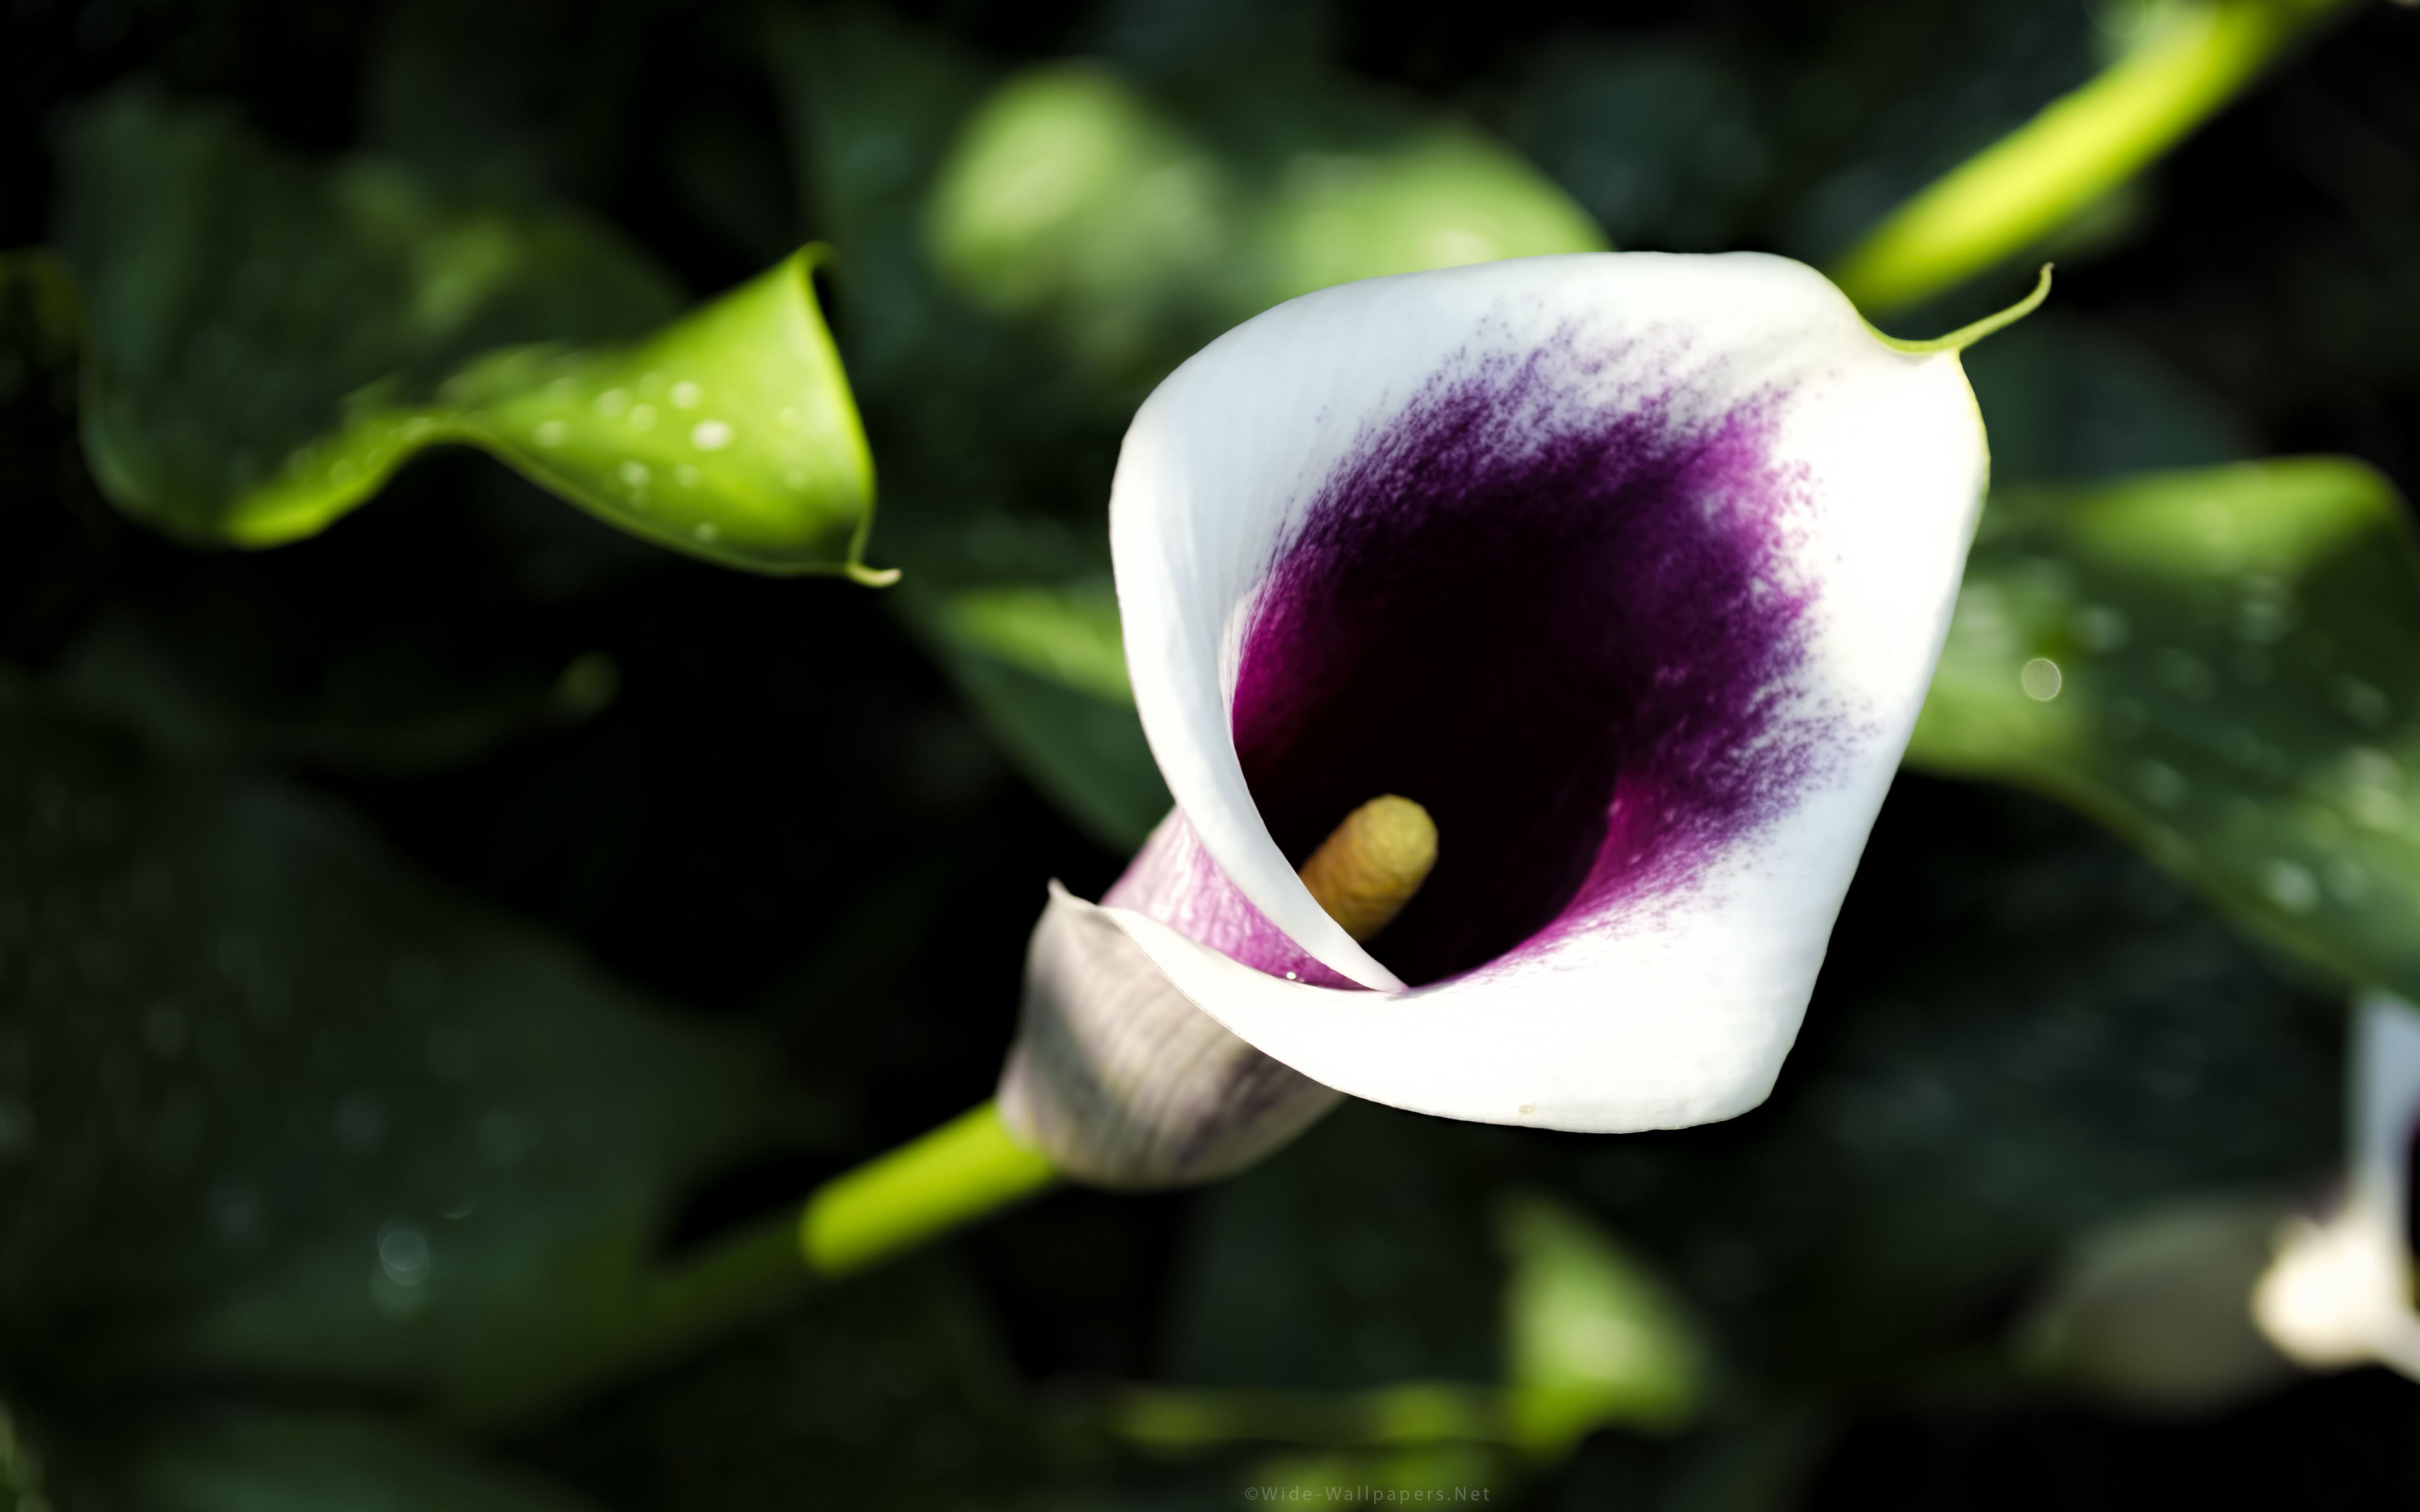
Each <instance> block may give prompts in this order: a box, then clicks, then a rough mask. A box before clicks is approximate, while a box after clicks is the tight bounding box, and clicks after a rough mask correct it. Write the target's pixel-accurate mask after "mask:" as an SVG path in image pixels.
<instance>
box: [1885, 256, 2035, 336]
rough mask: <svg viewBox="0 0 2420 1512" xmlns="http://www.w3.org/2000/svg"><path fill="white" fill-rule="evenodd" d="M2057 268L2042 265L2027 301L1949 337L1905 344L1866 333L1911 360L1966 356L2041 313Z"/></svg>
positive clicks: (2010, 306)
mask: <svg viewBox="0 0 2420 1512" xmlns="http://www.w3.org/2000/svg"><path fill="white" fill-rule="evenodd" d="M2053 266H2054V265H2052V264H2050V263H2044V264H2042V268H2041V277H2040V279H2038V280H2036V281H2035V283H2034V291H2033V292H2032V293H2030V294H2028V295H2026V296H2025V297H2024V299H2022V300H2019V301H2017V302H2016V303H2014V304H2011V305H2009V307H2008V308H2007V309H2005V310H2002V311H2000V312H1999V313H1998V314H1997V315H1987V316H1984V317H1983V318H1982V319H1980V320H1978V321H1976V322H1974V323H1973V324H1972V325H1964V326H1960V327H1959V328H1958V329H1957V330H1955V331H1953V332H1950V333H1949V334H1947V335H1946V336H1935V337H1933V338H1932V339H1931V340H1930V341H1902V340H1901V339H1900V338H1899V337H1897V336H1891V335H1885V334H1884V333H1883V332H1880V331H1876V330H1874V328H1873V326H1872V325H1871V324H1870V323H1869V324H1868V326H1867V327H1866V329H1867V330H1869V331H1873V332H1874V334H1875V336H1876V337H1878V338H1880V340H1881V341H1882V344H1883V345H1884V346H1885V347H1889V348H1891V349H1892V350H1893V351H1900V352H1905V353H1907V354H1908V355H1909V356H1911V357H1921V356H1923V355H1925V354H1926V353H1928V352H1962V351H1964V350H1965V349H1966V348H1967V347H1972V346H1974V345H1975V344H1976V343H1977V342H1978V341H1981V340H1982V339H1983V338H1984V337H1986V336H1988V335H1991V334H1992V333H1993V332H1997V331H2006V330H2007V329H2008V328H2009V327H2010V326H2012V325H2015V324H2016V323H2017V322H2018V321H2020V320H2023V319H2024V317H2025V316H2029V315H2031V314H2033V313H2034V312H2035V311H2036V310H2039V309H2040V308H2041V305H2042V301H2044V300H2047V299H2049V298H2050V272H2051V269H2052V267H2053Z"/></svg>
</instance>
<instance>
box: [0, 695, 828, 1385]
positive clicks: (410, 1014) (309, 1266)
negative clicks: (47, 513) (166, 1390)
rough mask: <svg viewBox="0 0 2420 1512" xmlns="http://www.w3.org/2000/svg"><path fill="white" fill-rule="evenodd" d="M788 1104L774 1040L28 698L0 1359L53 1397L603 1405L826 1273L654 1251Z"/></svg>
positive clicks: (310, 810)
mask: <svg viewBox="0 0 2420 1512" xmlns="http://www.w3.org/2000/svg"><path fill="white" fill-rule="evenodd" d="M778 1095H779V1089H778V1088H777V1087H776V1086H775V1084H774V1080H773V1077H772V1075H771V1073H770V1068H769V1064H768V1058H767V1057H766V1055H765V1054H764V1052H763V1049H762V1047H761V1046H758V1045H757V1044H755V1043H754V1042H753V1041H752V1040H750V1039H748V1038H746V1037H744V1036H742V1035H740V1034H737V1033H734V1032H729V1031H723V1030H716V1029H710V1028H706V1027H704V1026H698V1025H696V1024H694V1023H688V1022H684V1021H682V1020H681V1019H679V1018H677V1017H675V1016H674V1015H672V1014H670V1013H668V1012H667V1011H665V1010H664V1008H663V1007H662V1006H661V1005H659V1004H658V1003H655V1002H652V1001H649V1000H648V999H646V998H645V997H644V996H642V995H639V994H637V993H634V992H632V991H630V990H629V989H628V988H625V987H622V986H619V985H617V984H615V983H614V982H613V981H611V980H607V979H606V978H604V977H603V976H601V975H600V974H599V973H598V972H597V969H596V968H595V967H594V966H592V965H591V964H588V963H587V962H585V961H584V960H582V958H580V956H578V955H577V954H576V953H575V952H573V951H572V950H570V949H567V948H566V946H565V945H564V944H563V943H561V942H560V941H557V940H554V939H551V938H549V937H548V936H546V935H544V934H541V933H537V932H536V931H534V930H532V929H529V928H528V927H526V926H523V925H520V924H516V923H513V922H511V921H508V920H505V919H502V918H495V917H493V916H491V915H489V913H487V912H486V911H484V910H482V909H480V908H477V907H474V906H472V905H469V904H466V903H461V902H458V901H456V900H455V899H453V898H451V897H449V896H447V895H446V894H444V893H443V892H442V891H441V890H440V889H438V888H436V887H432V886H431V885H430V884H428V883H427V882H426V881H424V880H422V879H420V878H418V877H416V876H414V875H413V874H411V872H408V871H406V870H404V869H403V868H402V867H400V866H398V865H397V864H396V862H395V861H394V860H393V859H392V858H391V857H389V856H387V855H386V854H385V853H384V852H383V851H382V850H381V849H380V847H379V846H378V845H377V844H376V843H374V842H373V841H371V840H369V839H368V838H367V837H366V836H365V835H364V834H363V833H362V832H361V830H360V829H359V828H358V827H357V826H356V825H354V824H353V823H352V822H350V821H349V819H347V818H346V817H345V816H344V815H343V814H341V813H339V812H336V811H334V810H332V809H331V808H330V807H329V806H328V805H327V804H326V803H325V802H324V801H323V800H319V799H316V798H312V797H308V796H305V795H302V794H300V793H297V792H295V791H293V790H291V789H288V788H286V787H283V786H279V785H276V784H274V783H270V782H266V781H258V780H240V779H226V778H221V777H209V776H202V775H194V774H188V773H183V772H179V771H178V770H177V769H175V768H172V767H166V766H163V765H161V764H157V763H155V762H154V761H153V760H151V759H150V758H149V757H147V755H146V754H145V753H144V752H143V751H142V750H141V749H140V748H137V747H135V746H134V745H133V744H132V743H131V742H129V741H127V740H126V739H124V738H122V737H120V736H117V735H116V734H114V733H110V732H109V731H108V730H106V729H105V728H101V727H96V726H93V725H90V724H87V723H85V722H84V721H82V720H81V719H78V718H75V717H70V716H68V715H66V714H65V713H63V712H62V711H61V710H59V709H58V708H57V707H55V706H54V705H53V704H52V703H50V702H48V701H46V700H43V699H41V698H39V697H36V696H34V695H31V694H27V693H23V692H22V691H19V692H12V693H9V694H8V696H7V697H6V698H5V700H0V1209H5V1211H8V1213H9V1214H10V1221H9V1223H8V1226H7V1227H6V1228H5V1230H0V1332H5V1334H6V1335H7V1336H8V1340H9V1348H10V1351H11V1356H12V1359H13V1360H15V1361H17V1362H19V1363H20V1364H21V1365H23V1367H24V1368H28V1369H32V1368H39V1369H43V1370H47V1371H57V1372H65V1373H68V1374H70V1375H71V1376H72V1377H74V1378H75V1379H79V1380H89V1381H93V1382H95V1383H96V1384H98V1383H100V1382H103V1381H108V1382H123V1381H126V1380H127V1379H128V1378H129V1377H130V1376H132V1377H140V1378H151V1377H157V1376H161V1375H163V1374H164V1375H167V1376H174V1377H181V1376H186V1375H190V1374H194V1373H200V1374H203V1375H206V1376H208V1377H209V1378H211V1379H214V1380H225V1381H242V1380H251V1381H280V1382H287V1383H289V1384H290V1385H293V1386H302V1385H306V1384H316V1385H317V1386H318V1387H321V1388H325V1387H330V1386H341V1387H343V1388H345V1389H348V1390H357V1391H358V1390H372V1391H376V1392H379V1393H380V1394H382V1395H385V1396H391V1397H408V1398H415V1399H420V1400H423V1401H428V1402H433V1403H437V1404H439V1405H442V1407H443V1408H444V1410H446V1411H447V1412H452V1413H454V1414H456V1415H460V1416H486V1415H493V1414H494V1413H496V1412H508V1411H511V1410H515V1409H519V1408H522V1407H526V1406H528V1405H529V1404H531V1403H533V1402H537V1401H543V1400H547V1399H549V1398H550V1397H551V1396H558V1395H560V1394H562V1393H564V1392H566V1391H576V1390H580V1389H582V1388H583V1387H585V1386H587V1385H588V1384H590V1383H591V1382H592V1381H595V1380H597V1379H598V1377H599V1374H600V1373H602V1372H609V1371H610V1370H612V1369H615V1368H622V1367H626V1366H627V1365H628V1362H629V1360H630V1359H631V1358H632V1357H633V1356H634V1354H636V1355H644V1352H645V1349H646V1348H648V1347H651V1346H650V1345H649V1343H648V1341H649V1340H653V1339H660V1338H673V1337H678V1336H680V1335H681V1331H682V1330H683V1329H684V1328H688V1327H691V1326H692V1325H696V1324H698V1323H699V1322H700V1321H701V1320H702V1319H720V1318H726V1317H729V1316H732V1315H733V1314H734V1313H735V1312H736V1313H738V1314H744V1313H745V1312H746V1311H747V1310H748V1309H749V1308H750V1307H751V1306H756V1305H762V1304H764V1303H765V1302H766V1301H767V1300H768V1299H771V1300H778V1299H779V1298H781V1297H783V1296H784V1295H786V1294H787V1291H788V1290H794V1289H795V1286H796V1283H797V1282H798V1281H802V1280H803V1270H802V1268H801V1267H800V1266H799V1262H798V1258H797V1254H796V1247H795V1242H793V1241H791V1240H790V1238H789V1237H788V1234H787V1230H786V1227H782V1229H781V1231H780V1232H778V1233H777V1234H775V1236H774V1240H773V1242H772V1244H771V1247H770V1249H769V1250H767V1251H766V1252H764V1253H763V1254H761V1255H759V1254H756V1253H755V1252H748V1253H745V1254H733V1255H724V1254H722V1253H721V1252H719V1251H710V1252H708V1253H707V1254H706V1256H705V1257H702V1258H701V1259H700V1260H698V1261H695V1262H690V1263H689V1264H686V1265H684V1266H681V1267H670V1268H668V1267H667V1266H666V1265H665V1263H664V1262H663V1261H662V1260H661V1259H660V1258H659V1256H658V1245H659V1242H660V1240H661V1238H662V1236H663V1234H664V1231H665V1227H666V1226H667V1225H668V1224H669V1223H670V1221H671V1218H672V1214H673V1211H674V1210H675V1205H676V1204H677V1203H678V1201H679V1200H680V1198H681V1196H682V1195H683V1194H684V1192H685V1191H686V1190H687V1187H688V1183H689V1182H690V1181H691V1180H694V1179H695V1178H696V1177H697V1176H698V1174H700V1173H701V1172H702V1171H703V1170H705V1169H706V1168H708V1167H711V1166H715V1165H721V1163H724V1162H727V1161H730V1160H733V1159H736V1158H738V1157H739V1156H740V1155H741V1154H743V1153H745V1152H747V1151H749V1150H752V1149H762V1148H763V1147H764V1143H765V1141H766V1140H768V1138H770V1137H772V1136H773V1134H774V1131H775V1130H776V1129H777V1128H778V1124H777V1123H776V1121H775V1119H776V1106H777V1103H776V1099H777V1096H778ZM102 1171H106V1172H108V1173H109V1175H108V1179H107V1180H99V1179H98V1178H97V1175H96V1173H99V1172H102ZM752 1267H753V1269H752ZM700 1277H704V1279H703V1280H701V1279H700ZM718 1287H719V1288H721V1290H720V1291H717V1290H716V1288H718ZM701 1288H703V1289H701ZM785 1288H787V1289H785ZM717 1309H721V1312H718V1311H717Z"/></svg>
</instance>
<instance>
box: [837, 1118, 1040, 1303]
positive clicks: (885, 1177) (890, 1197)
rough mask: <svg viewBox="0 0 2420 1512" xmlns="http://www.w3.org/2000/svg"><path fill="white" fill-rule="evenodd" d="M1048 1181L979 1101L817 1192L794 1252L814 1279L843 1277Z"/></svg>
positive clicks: (1033, 1158)
mask: <svg viewBox="0 0 2420 1512" xmlns="http://www.w3.org/2000/svg"><path fill="white" fill-rule="evenodd" d="M1058 1179H1059V1173H1058V1172H1057V1171H1055V1170H1053V1169H1052V1168H1051V1165H1050V1163H1049V1162H1048V1161H1047V1160H1046V1159H1044V1158H1043V1157H1042V1156H1040V1155H1037V1154H1035V1153H1034V1152H1033V1151H1032V1150H1030V1149H1026V1148H1025V1147H1024V1146H1022V1145H1019V1144H1017V1143H1016V1141H1015V1140H1013V1139H1011V1138H1010V1137H1009V1136H1008V1130H1007V1129H1006V1128H1005V1127H1003V1126H1002V1125H1001V1121H1000V1109H999V1107H998V1106H997V1105H996V1104H994V1103H983V1104H982V1105H981V1106H979V1107H975V1108H971V1109H970V1110H968V1111H967V1112H965V1113H963V1114H960V1115H959V1116H958V1117H957V1118H954V1119H951V1120H950V1121H949V1122H947V1123H945V1124H943V1125H941V1126H940V1127H939V1128H938V1129H935V1130H934V1131H932V1132H931V1133H930V1134H923V1135H922V1136H920V1137H918V1138H916V1139H912V1140H910V1141H908V1142H907V1144H904V1145H902V1146H900V1147H899V1148H898V1149H894V1150H892V1151H891V1152H890V1153H889V1154H887V1155H878V1156H876V1157H875V1158H874V1159H873V1160H870V1161H868V1162H866V1163H865V1164H864V1165H860V1166H859V1167H857V1168H856V1169H855V1170H853V1171H848V1172H846V1173H845V1174H843V1175H840V1176H837V1177H834V1178H833V1179H832V1180H829V1181H827V1182H825V1183H824V1184H823V1185H822V1186H821V1187H819V1188H817V1189H816V1191H815V1194H814V1196H811V1197H809V1198H808V1199H807V1205H806V1209H805V1211H803V1212H801V1213H800V1214H799V1251H800V1253H801V1254H802V1255H803V1256H804V1257H805V1258H806V1262H807V1267H808V1269H809V1270H811V1271H813V1272H814V1273H816V1274H818V1275H825V1276H836V1275H845V1274H847V1273H849V1272H851V1271H857V1270H861V1269H863V1268H864V1267H866V1266H868V1265H871V1264H873V1263H875V1262H876V1261H877V1260H881V1259H885V1258H887V1257H890V1256H892V1255H894V1254H897V1253H898V1252H899V1251H901V1250H904V1249H908V1248H911V1247H913V1246H915V1245H917V1244H921V1243H923V1242H925V1241H927V1240H930V1239H933V1238H936V1237H938V1236H939V1235H941V1234H943V1233H946V1232H948V1231H949V1230H950V1229H953V1228H955V1227H958V1226H959V1225H961V1224H964V1223H968V1222H970V1221H971V1220H973V1219H976V1218H980V1217H983V1216H985V1215H986V1214H988V1213H992V1212H995V1211H999V1210H1000V1209H1001V1208H1005V1207H1007V1206H1009V1205H1010V1204H1012V1203H1014V1202H1016V1201H1019V1200H1020V1199H1022V1198H1024V1197H1027V1196H1032V1194H1034V1193H1036V1192H1038V1191H1040V1190H1042V1189H1043V1188H1044V1187H1047V1186H1048V1185H1049V1184H1050V1183H1052V1182H1053V1181H1056V1180H1058Z"/></svg>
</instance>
